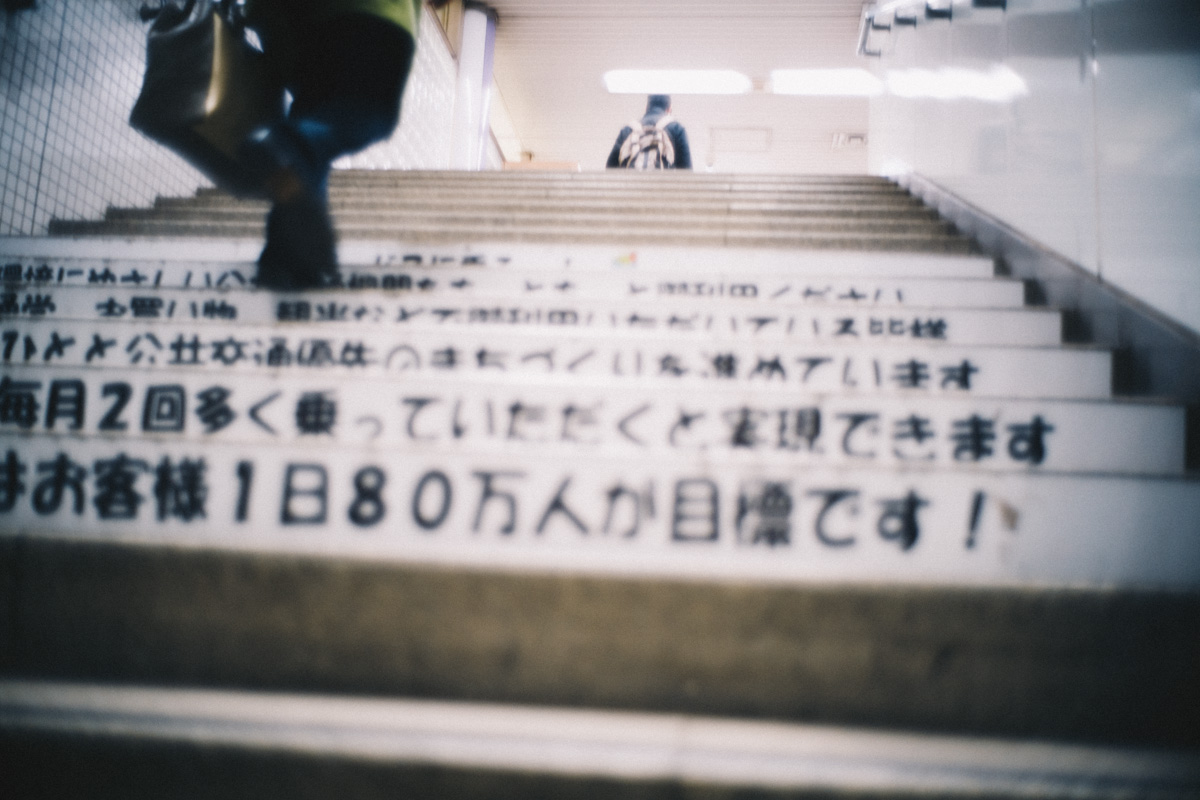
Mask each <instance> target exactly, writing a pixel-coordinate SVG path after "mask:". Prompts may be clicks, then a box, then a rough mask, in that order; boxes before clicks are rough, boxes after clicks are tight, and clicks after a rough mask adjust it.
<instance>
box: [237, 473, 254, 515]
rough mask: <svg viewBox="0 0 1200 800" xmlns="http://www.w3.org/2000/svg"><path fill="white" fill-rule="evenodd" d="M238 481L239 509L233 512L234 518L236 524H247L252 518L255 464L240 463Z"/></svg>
mask: <svg viewBox="0 0 1200 800" xmlns="http://www.w3.org/2000/svg"><path fill="white" fill-rule="evenodd" d="M237 481H238V497H237V507H236V508H235V510H234V512H233V518H234V520H235V521H236V522H245V521H246V520H247V519H248V518H249V516H250V491H251V489H252V488H253V486H254V462H252V461H239V462H238V464H237Z"/></svg>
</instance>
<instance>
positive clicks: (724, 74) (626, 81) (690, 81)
mask: <svg viewBox="0 0 1200 800" xmlns="http://www.w3.org/2000/svg"><path fill="white" fill-rule="evenodd" d="M604 86H605V87H606V88H607V89H608V91H610V92H612V93H613V94H745V93H746V92H749V91H750V90H751V89H752V88H754V85H753V84H752V83H751V82H750V79H749V78H747V77H746V76H745V75H743V74H742V73H740V72H735V71H734V70H731V69H614V70H611V71H610V72H606V73H604Z"/></svg>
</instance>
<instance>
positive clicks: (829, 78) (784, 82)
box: [771, 69, 883, 97]
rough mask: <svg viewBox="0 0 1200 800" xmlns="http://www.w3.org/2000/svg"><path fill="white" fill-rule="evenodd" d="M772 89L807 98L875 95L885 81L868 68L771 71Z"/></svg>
mask: <svg viewBox="0 0 1200 800" xmlns="http://www.w3.org/2000/svg"><path fill="white" fill-rule="evenodd" d="M771 91H772V92H773V93H774V94H794V95H804V96H808V97H874V96H875V95H878V94H883V81H881V80H879V78H876V77H875V76H874V75H872V74H871V73H869V72H867V71H866V70H865V69H776V70H771Z"/></svg>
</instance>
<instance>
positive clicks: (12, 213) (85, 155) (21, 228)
mask: <svg viewBox="0 0 1200 800" xmlns="http://www.w3.org/2000/svg"><path fill="white" fill-rule="evenodd" d="M140 5H141V0H39V2H38V3H37V7H36V8H34V9H30V10H26V11H19V12H9V13H6V14H4V15H2V16H0V90H2V92H3V93H2V94H0V141H2V142H3V145H2V146H0V235H6V234H37V233H43V232H44V231H45V229H46V224H47V223H48V222H49V220H50V218H51V217H60V218H64V219H80V218H85V217H95V216H98V215H99V214H100V213H102V212H103V211H104V209H105V207H106V206H107V205H109V204H110V203H111V204H118V205H137V204H145V203H148V202H150V201H152V200H153V199H154V197H155V195H157V194H187V193H190V192H192V191H193V190H195V188H196V187H197V186H199V185H201V184H202V183H203V182H204V181H203V178H202V177H201V176H200V175H199V174H198V173H196V172H195V171H194V170H192V169H191V168H190V167H188V166H187V165H186V164H184V163H183V162H182V161H180V160H179V159H177V158H175V157H174V156H172V155H171V154H170V153H168V152H167V151H166V150H164V149H163V148H161V147H159V146H157V145H155V144H154V143H152V142H150V141H148V140H147V139H145V138H143V137H142V136H141V135H140V134H138V133H137V132H136V131H134V130H133V129H131V128H130V127H129V126H128V124H127V122H126V120H127V119H128V116H129V109H130V108H131V107H132V105H133V101H134V99H135V98H136V97H137V92H138V89H139V88H140V87H141V80H142V68H143V65H144V61H145V55H144V52H145V44H144V42H145V40H144V35H145V34H144V32H145V28H144V26H143V25H142V23H141V22H140V21H139V20H138V18H137V10H138V8H139V6H140Z"/></svg>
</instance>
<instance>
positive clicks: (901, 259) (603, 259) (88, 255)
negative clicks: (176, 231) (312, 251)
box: [0, 237, 995, 288]
mask: <svg viewBox="0 0 1200 800" xmlns="http://www.w3.org/2000/svg"><path fill="white" fill-rule="evenodd" d="M260 249H261V244H259V245H257V246H256V245H254V244H251V243H247V242H240V241H239V242H235V241H196V240H192V239H179V240H174V241H173V240H170V239H166V240H145V239H142V240H137V239H134V240H129V241H115V240H113V239H104V238H96V239H55V238H47V239H28V238H17V237H13V238H4V237H0V255H2V257H3V259H4V267H3V269H4V273H3V275H4V281H5V283H9V282H12V283H21V282H25V283H45V284H59V283H65V284H68V285H78V284H87V283H88V282H89V281H91V282H92V283H96V282H101V283H106V284H113V285H126V286H141V285H146V284H147V283H150V284H153V285H157V286H162V287H164V288H173V286H178V285H179V284H177V283H175V284H173V283H172V281H176V280H179V279H178V278H173V277H171V276H173V275H186V274H187V273H188V272H195V273H197V279H196V280H194V281H192V282H191V283H190V284H189V285H191V286H196V285H206V286H207V285H228V286H230V287H233V286H235V285H244V281H246V280H248V278H249V277H250V276H251V275H252V274H253V272H254V270H255V269H256V268H255V267H254V265H253V263H252V262H253V261H254V260H255V259H256V258H257V257H258V253H259V250H260ZM181 251H182V252H181ZM181 255H183V256H186V257H180V256H181ZM338 255H339V258H340V261H341V264H342V266H343V268H344V269H345V268H354V267H359V268H362V267H366V266H372V267H374V268H375V269H374V270H373V271H376V272H380V273H382V274H387V271H388V270H394V269H401V268H402V269H405V270H408V269H415V268H419V267H436V268H437V269H438V270H448V269H450V268H453V267H460V266H461V267H471V268H473V269H475V268H479V267H487V268H489V269H494V270H505V271H508V270H512V271H517V272H518V273H519V274H525V273H527V272H542V271H553V272H559V273H563V272H564V271H566V270H570V271H571V272H572V273H574V272H579V271H595V272H604V273H609V274H612V273H616V274H618V275H620V276H621V278H622V279H624V278H629V277H632V276H643V275H649V276H664V277H685V278H690V279H702V280H710V279H714V278H720V277H722V276H729V278H730V279H732V278H733V277H738V278H740V277H742V276H754V275H759V274H761V273H764V272H765V273H773V274H775V275H776V276H778V277H779V278H781V279H796V280H799V279H807V278H812V277H822V278H824V277H828V276H834V275H836V276H839V277H842V278H860V277H874V278H890V279H898V278H952V279H957V278H991V277H994V273H995V265H994V263H993V262H992V260H991V259H989V258H985V257H982V256H967V255H943V254H919V253H886V252H884V253H879V252H875V253H854V252H828V251H789V250H781V249H772V250H754V249H749V248H726V247H718V248H700V247H664V246H647V247H636V248H630V247H619V246H597V245H576V246H574V247H569V248H568V247H563V246H560V245H539V244H507V245H486V244H485V245H478V246H477V245H463V244H458V245H454V246H443V247H436V248H430V247H422V246H417V245H411V244H409V243H407V242H404V241H400V242H396V241H395V240H394V238H393V239H392V240H384V241H375V242H367V241H364V242H343V243H342V244H341V246H340V247H339V253H338ZM150 262H156V263H150ZM42 267H46V269H42ZM105 269H108V270H109V271H110V273H111V275H105V274H104V270H105ZM93 270H94V271H95V273H96V276H95V277H93V276H92V274H91V273H92V271H93ZM364 272H365V270H364ZM205 273H207V276H206V275H205ZM234 273H237V274H236V275H235V274H234ZM430 274H436V273H430ZM223 276H224V278H225V280H224V281H222V280H221V278H222V277H223ZM347 280H349V277H347ZM205 281H207V282H205ZM229 281H232V282H233V283H229Z"/></svg>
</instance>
